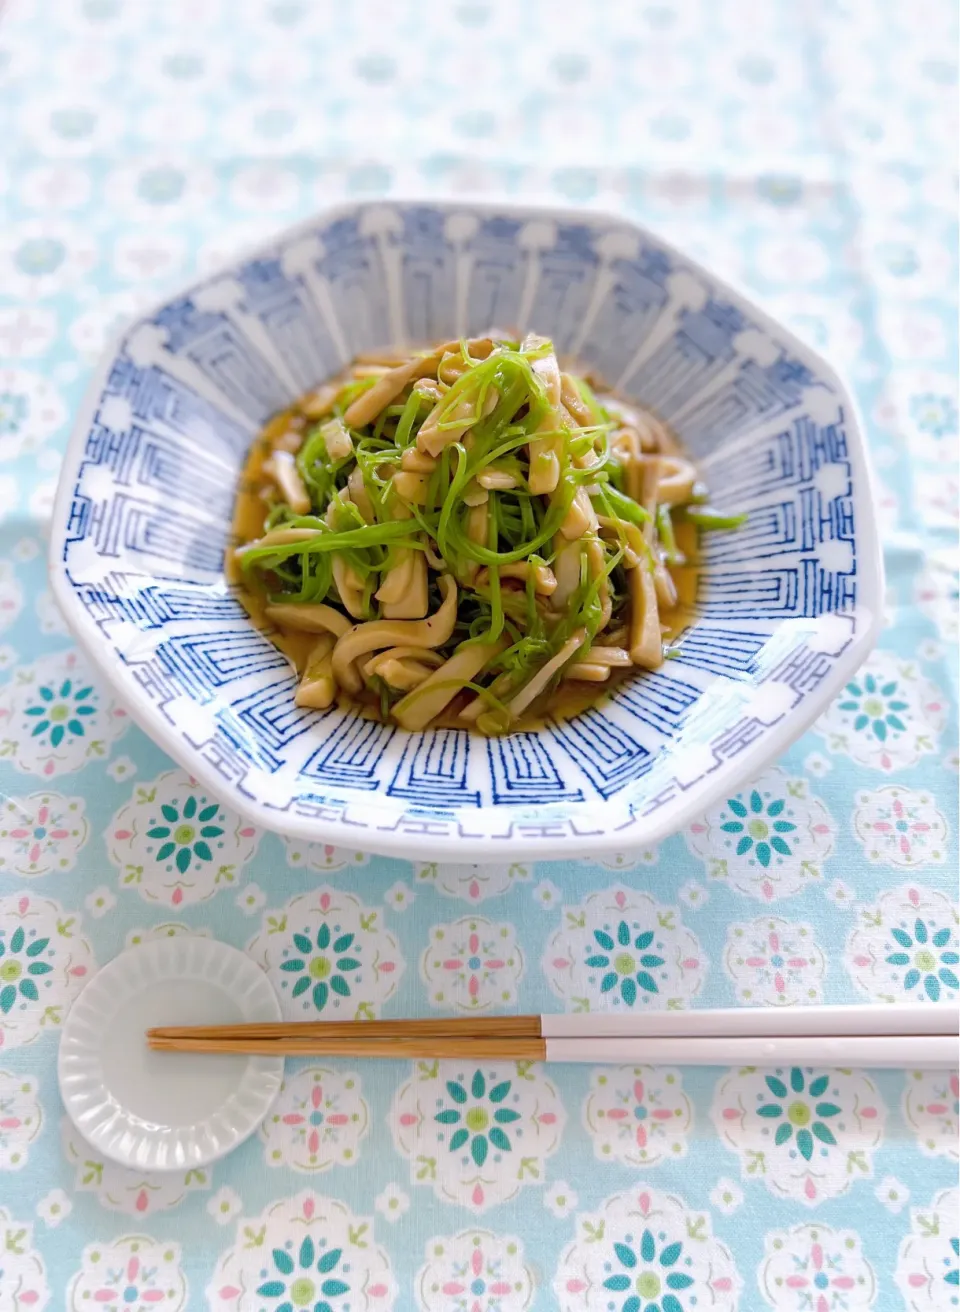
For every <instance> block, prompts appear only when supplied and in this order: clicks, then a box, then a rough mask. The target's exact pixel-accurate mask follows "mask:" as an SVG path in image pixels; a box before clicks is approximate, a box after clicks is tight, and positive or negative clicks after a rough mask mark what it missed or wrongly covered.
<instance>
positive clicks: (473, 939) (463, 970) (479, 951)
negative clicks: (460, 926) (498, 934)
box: [443, 933, 506, 998]
mask: <svg viewBox="0 0 960 1312" xmlns="http://www.w3.org/2000/svg"><path fill="white" fill-rule="evenodd" d="M491 951H492V948H491V946H490V944H489V943H481V941H480V936H479V934H476V933H472V934H470V935H469V937H468V938H467V942H466V955H465V956H462V957H447V959H446V960H445V961H444V963H443V969H444V970H447V971H454V972H455V973H456V974H457V975H458V976H459V977H460V978H461V979H466V981H467V992H468V993H469V994H470V996H471V998H475V997H476V996H477V994H478V993H479V992H480V982H481V978H483V979H487V978H489V975H490V973H491V972H493V971H495V970H502V969H503V967H504V966H505V965H506V962H505V961H504V959H503V957H496V956H488V955H487V954H488V953H490V952H491Z"/></svg>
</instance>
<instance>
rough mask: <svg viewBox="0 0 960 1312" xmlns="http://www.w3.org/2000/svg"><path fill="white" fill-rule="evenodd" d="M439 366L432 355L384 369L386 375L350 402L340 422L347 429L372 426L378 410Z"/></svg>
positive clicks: (434, 371)
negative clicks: (408, 385) (342, 421)
mask: <svg viewBox="0 0 960 1312" xmlns="http://www.w3.org/2000/svg"><path fill="white" fill-rule="evenodd" d="M439 363H440V356H439V354H437V353H436V352H433V353H432V354H431V355H417V356H414V357H413V359H411V360H405V361H404V363H403V364H398V365H397V366H396V368H394V369H388V370H387V372H386V373H384V374H381V375H380V377H379V378H378V379H377V381H376V382H375V383H374V385H373V386H372V387H368V388H367V390H366V391H365V392H361V393H360V395H359V396H358V397H357V398H356V400H355V401H351V403H350V405H349V406H347V410H346V413H345V414H344V416H343V418H344V422H345V423H346V424H347V425H348V426H349V427H350V428H363V426H364V425H365V424H370V423H373V421H374V419H376V417H377V415H378V414H379V413H380V411H381V410H383V409H385V408H386V407H387V406H388V405H390V403H391V401H394V400H396V398H397V397H398V396H399V395H400V393H401V392H402V391H403V389H404V388H405V387H406V385H407V384H408V383H411V382H413V380H414V379H415V378H424V377H426V376H427V375H428V374H435V373H436V372H437V365H438V364H439Z"/></svg>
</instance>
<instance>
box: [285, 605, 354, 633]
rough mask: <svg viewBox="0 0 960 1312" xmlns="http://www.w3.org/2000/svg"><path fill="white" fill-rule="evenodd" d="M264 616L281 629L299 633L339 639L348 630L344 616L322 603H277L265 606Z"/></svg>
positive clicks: (348, 625)
mask: <svg viewBox="0 0 960 1312" xmlns="http://www.w3.org/2000/svg"><path fill="white" fill-rule="evenodd" d="M264 614H265V615H266V616H267V618H268V619H270V620H272V621H273V623H274V624H279V625H280V626H281V628H284V629H297V630H299V631H300V632H301V633H332V634H333V635H334V637H335V638H341V637H343V635H344V634H345V633H346V632H347V630H348V629H349V628H350V621H349V620H348V619H347V617H346V616H345V615H341V614H340V612H339V611H338V610H335V609H334V607H333V606H326V605H324V604H323V603H322V602H305V603H304V604H303V605H297V603H296V602H278V603H277V604H276V605H273V606H266V607H265V608H264Z"/></svg>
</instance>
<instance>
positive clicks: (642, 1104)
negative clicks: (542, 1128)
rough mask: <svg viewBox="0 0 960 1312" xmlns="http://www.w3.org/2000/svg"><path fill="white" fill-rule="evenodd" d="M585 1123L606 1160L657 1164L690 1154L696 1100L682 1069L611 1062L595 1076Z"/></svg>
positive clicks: (597, 1152)
mask: <svg viewBox="0 0 960 1312" xmlns="http://www.w3.org/2000/svg"><path fill="white" fill-rule="evenodd" d="M583 1123H584V1125H585V1127H586V1129H587V1132H588V1134H589V1135H590V1138H591V1139H592V1140H593V1152H594V1156H596V1157H598V1158H599V1159H600V1160H601V1161H610V1162H619V1163H620V1164H621V1165H623V1166H654V1165H656V1163H658V1162H662V1161H665V1160H677V1159H679V1158H681V1157H684V1156H685V1155H686V1152H687V1135H688V1134H689V1131H690V1126H691V1125H692V1123H693V1106H692V1104H691V1102H690V1099H689V1098H688V1097H687V1095H686V1094H685V1093H684V1091H683V1083H682V1081H681V1078H680V1072H679V1071H676V1070H671V1069H670V1068H669V1067H667V1066H606V1067H601V1068H599V1069H598V1070H595V1071H594V1072H593V1074H592V1075H591V1077H590V1092H589V1094H588V1095H587V1099H586V1101H585V1102H584V1104H583Z"/></svg>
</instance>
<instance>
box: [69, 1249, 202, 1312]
mask: <svg viewBox="0 0 960 1312" xmlns="http://www.w3.org/2000/svg"><path fill="white" fill-rule="evenodd" d="M66 1298H67V1304H66V1305H67V1308H68V1309H69V1312H87V1309H88V1308H91V1307H95V1306H99V1307H103V1308H105V1309H108V1308H110V1307H116V1308H118V1309H120V1308H122V1309H123V1312H127V1310H128V1309H129V1312H185V1309H186V1308H187V1281H186V1277H185V1276H184V1274H183V1270H182V1268H181V1266H180V1245H179V1244H175V1243H167V1242H161V1241H159V1240H156V1239H152V1238H150V1236H149V1235H139V1234H138V1235H121V1236H120V1238H118V1239H110V1240H107V1241H105V1242H103V1243H93V1244H88V1245H87V1247H86V1248H85V1249H84V1250H83V1254H82V1256H81V1258H80V1270H79V1271H77V1273H76V1274H75V1275H74V1277H73V1279H72V1280H71V1281H70V1284H69V1285H68V1286H67V1292H66Z"/></svg>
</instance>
